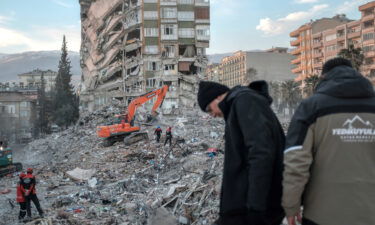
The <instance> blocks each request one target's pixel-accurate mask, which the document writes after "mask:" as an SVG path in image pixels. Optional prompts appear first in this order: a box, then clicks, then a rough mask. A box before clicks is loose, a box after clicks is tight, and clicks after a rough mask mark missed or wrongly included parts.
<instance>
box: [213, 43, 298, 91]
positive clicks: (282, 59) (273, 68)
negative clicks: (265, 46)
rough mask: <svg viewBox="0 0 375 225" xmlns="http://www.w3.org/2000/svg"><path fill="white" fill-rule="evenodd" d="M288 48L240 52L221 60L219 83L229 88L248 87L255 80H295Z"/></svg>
mask: <svg viewBox="0 0 375 225" xmlns="http://www.w3.org/2000/svg"><path fill="white" fill-rule="evenodd" d="M292 58H293V56H292V55H290V54H289V53H287V49H286V48H272V49H270V50H268V51H265V52H246V51H238V52H235V53H234V54H233V55H232V56H228V57H225V58H223V59H222V60H221V64H220V65H221V66H220V70H221V72H220V73H219V74H220V78H219V81H220V82H221V83H223V84H225V85H227V86H229V87H233V86H236V85H246V84H248V83H250V82H251V81H253V80H266V81H276V82H282V81H285V80H290V79H294V75H293V74H292V72H291V68H292V67H291V64H290V61H291V59H292Z"/></svg>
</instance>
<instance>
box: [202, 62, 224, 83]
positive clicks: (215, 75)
mask: <svg viewBox="0 0 375 225" xmlns="http://www.w3.org/2000/svg"><path fill="white" fill-rule="evenodd" d="M220 73H221V64H220V63H213V64H209V65H208V66H207V68H206V76H205V80H208V81H215V82H220V76H221V75H220Z"/></svg>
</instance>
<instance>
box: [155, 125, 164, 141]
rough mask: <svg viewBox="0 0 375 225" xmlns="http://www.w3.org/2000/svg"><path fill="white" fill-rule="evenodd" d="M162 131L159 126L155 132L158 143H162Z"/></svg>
mask: <svg viewBox="0 0 375 225" xmlns="http://www.w3.org/2000/svg"><path fill="white" fill-rule="evenodd" d="M162 132H163V131H162V129H161V128H160V126H158V127H157V128H156V129H155V132H154V134H155V135H156V142H158V143H159V141H160V137H161V133H162Z"/></svg>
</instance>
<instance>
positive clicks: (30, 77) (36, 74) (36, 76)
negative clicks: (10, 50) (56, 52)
mask: <svg viewBox="0 0 375 225" xmlns="http://www.w3.org/2000/svg"><path fill="white" fill-rule="evenodd" d="M42 74H43V77H44V82H45V89H46V91H47V92H48V91H51V90H52V89H53V88H54V86H55V82H56V77H57V72H55V71H52V70H45V71H43V70H40V69H35V70H33V71H31V72H28V73H23V74H19V75H18V78H19V79H20V82H19V86H20V87H40V85H41V83H42V79H41V78H42Z"/></svg>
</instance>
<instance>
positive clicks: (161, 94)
mask: <svg viewBox="0 0 375 225" xmlns="http://www.w3.org/2000/svg"><path fill="white" fill-rule="evenodd" d="M167 92H168V86H167V85H164V86H163V87H162V88H159V89H157V90H154V91H151V92H148V93H146V94H144V95H141V96H139V97H137V98H136V99H134V100H133V101H131V102H130V104H129V106H128V109H127V113H126V114H125V122H127V123H130V122H131V121H132V120H133V119H134V115H135V112H136V110H137V108H138V107H139V106H141V105H143V104H144V103H146V102H148V101H149V100H151V99H153V98H154V97H155V96H157V99H156V101H155V103H154V106H153V107H152V111H151V114H152V115H154V114H155V113H156V110H157V109H158V108H159V107H160V105H161V104H162V103H163V101H164V98H165V95H166V94H167Z"/></svg>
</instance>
